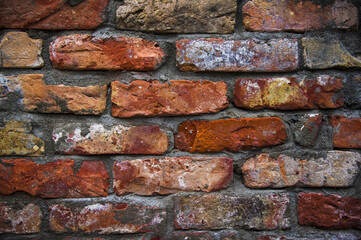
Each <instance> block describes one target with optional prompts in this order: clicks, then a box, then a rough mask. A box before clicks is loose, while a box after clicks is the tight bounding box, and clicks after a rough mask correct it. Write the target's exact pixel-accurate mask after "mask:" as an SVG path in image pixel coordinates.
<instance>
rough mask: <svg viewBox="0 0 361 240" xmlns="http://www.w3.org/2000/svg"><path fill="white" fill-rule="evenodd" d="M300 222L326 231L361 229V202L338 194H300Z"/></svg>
mask: <svg viewBox="0 0 361 240" xmlns="http://www.w3.org/2000/svg"><path fill="white" fill-rule="evenodd" d="M298 222H299V224H301V225H308V226H316V227H320V228H326V229H344V228H355V229H359V230H360V229H361V200H360V199H356V198H353V197H341V196H339V195H336V194H332V195H330V196H325V195H323V194H321V193H300V194H298Z"/></svg>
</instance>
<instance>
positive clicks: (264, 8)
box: [242, 0, 358, 32]
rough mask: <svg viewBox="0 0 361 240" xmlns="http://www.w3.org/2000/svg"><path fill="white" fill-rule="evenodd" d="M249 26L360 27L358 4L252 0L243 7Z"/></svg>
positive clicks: (276, 28)
mask: <svg viewBox="0 0 361 240" xmlns="http://www.w3.org/2000/svg"><path fill="white" fill-rule="evenodd" d="M242 12H243V24H244V27H245V28H246V29H247V30H250V31H261V32H280V31H292V32H305V31H309V30H320V29H325V28H331V29H344V30H357V27H358V14H357V8H356V7H355V6H354V5H353V4H351V3H349V2H348V1H335V2H334V3H333V4H332V5H331V4H330V5H326V6H322V5H317V4H315V3H313V2H312V1H301V2H300V1H296V0H275V1H267V0H251V1H249V2H247V3H246V4H245V5H244V6H243V8H242Z"/></svg>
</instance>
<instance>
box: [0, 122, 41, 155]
mask: <svg viewBox="0 0 361 240" xmlns="http://www.w3.org/2000/svg"><path fill="white" fill-rule="evenodd" d="M31 130H32V127H31V124H30V122H28V121H16V120H11V121H9V122H5V126H4V127H3V128H0V155H29V156H40V155H43V153H44V142H43V140H41V139H40V138H38V137H36V136H34V135H32V134H30V132H31Z"/></svg>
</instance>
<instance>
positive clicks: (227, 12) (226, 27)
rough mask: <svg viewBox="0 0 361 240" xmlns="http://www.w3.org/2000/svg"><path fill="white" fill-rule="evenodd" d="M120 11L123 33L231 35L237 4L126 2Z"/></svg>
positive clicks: (207, 0)
mask: <svg viewBox="0 0 361 240" xmlns="http://www.w3.org/2000/svg"><path fill="white" fill-rule="evenodd" d="M124 2H125V3H124V4H123V5H121V6H120V7H119V8H118V10H117V24H118V27H119V28H120V29H124V30H135V31H147V32H159V33H231V32H233V31H234V25H235V22H236V11H237V2H236V1H235V0H223V1H213V0H203V1H201V2H199V3H198V4H197V6H196V7H195V6H194V2H193V1H190V0H178V1H169V0H167V1H152V0H145V1H131V0H125V1H124Z"/></svg>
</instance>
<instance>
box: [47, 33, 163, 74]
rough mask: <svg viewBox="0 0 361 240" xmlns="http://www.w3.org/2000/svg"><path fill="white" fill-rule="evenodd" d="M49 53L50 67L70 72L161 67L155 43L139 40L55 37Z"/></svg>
mask: <svg viewBox="0 0 361 240" xmlns="http://www.w3.org/2000/svg"><path fill="white" fill-rule="evenodd" d="M49 51H50V60H51V62H52V64H53V67H55V68H58V69H73V70H130V71H151V70H155V69H157V68H159V67H160V65H162V63H163V58H164V56H165V55H164V53H163V50H162V49H161V48H160V47H158V44H157V43H155V42H151V41H147V40H144V39H141V38H134V37H117V38H98V37H93V36H91V35H87V34H73V35H68V36H63V37H59V38H57V39H55V41H54V42H52V43H51V44H50V47H49Z"/></svg>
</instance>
